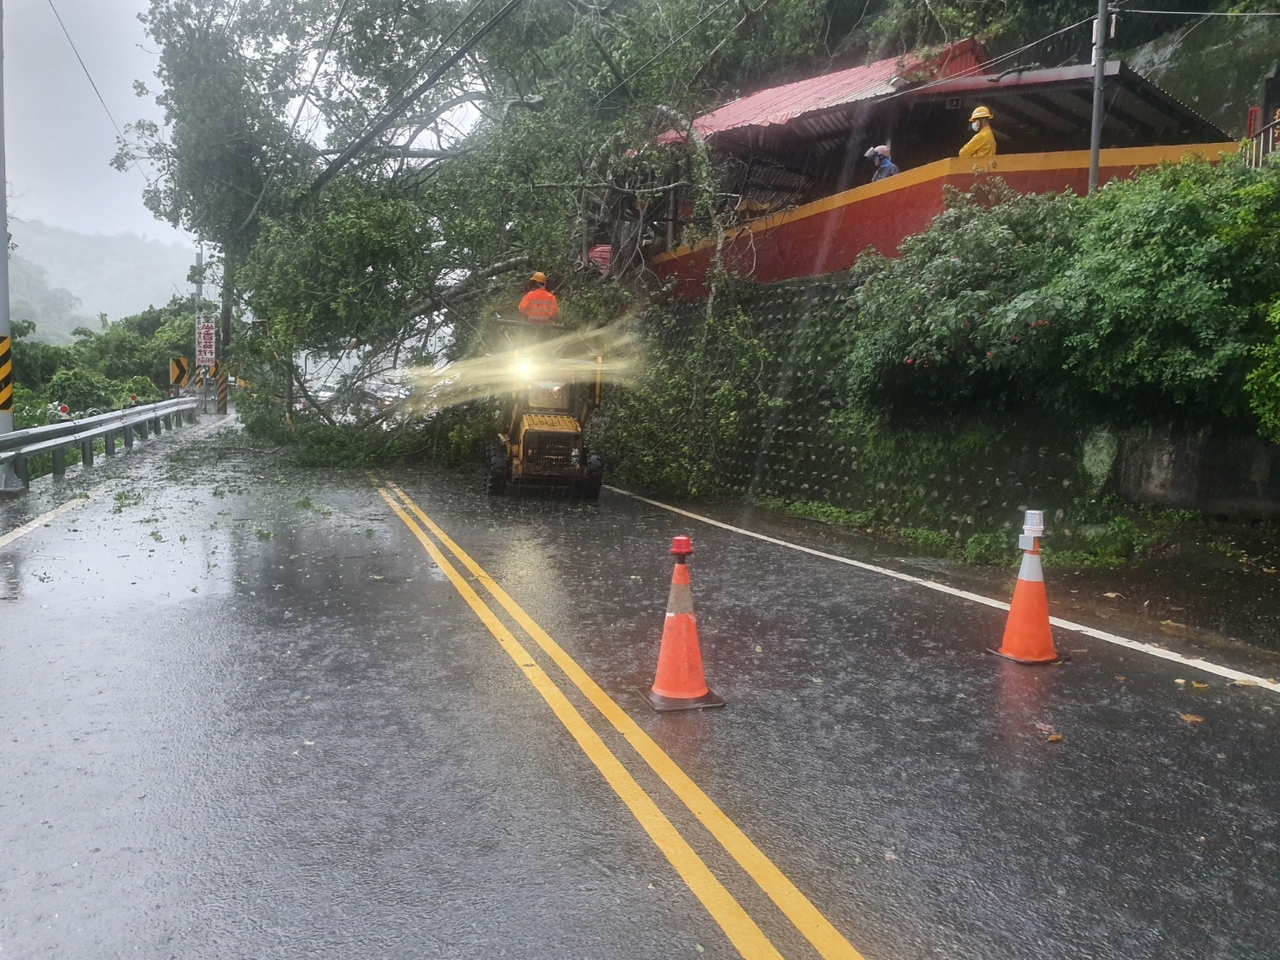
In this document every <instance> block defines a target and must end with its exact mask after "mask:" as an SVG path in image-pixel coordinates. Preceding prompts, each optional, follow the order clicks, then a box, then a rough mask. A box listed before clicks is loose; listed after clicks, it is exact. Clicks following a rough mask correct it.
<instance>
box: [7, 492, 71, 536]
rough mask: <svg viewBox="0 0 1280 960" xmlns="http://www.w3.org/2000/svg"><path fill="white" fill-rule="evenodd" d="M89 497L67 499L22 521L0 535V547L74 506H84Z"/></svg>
mask: <svg viewBox="0 0 1280 960" xmlns="http://www.w3.org/2000/svg"><path fill="white" fill-rule="evenodd" d="M91 499H92V497H77V498H76V499H74V500H68V501H67V502H66V503H64V504H62V506H60V507H54V508H53V509H52V510H50V511H49V512H48V513H43V514H41V515H40V516H38V517H36V518H35V519H34V520H31V521H29V522H27V523H24V524H23V525H22V526H20V527H18V528H17V529H14V530H10V531H9V532H8V533H6V534H5V535H4V536H3V537H0V547H7V546H8V545H9V544H11V543H13V541H15V540H18V539H20V538H22V537H25V536H26V535H27V534H28V533H30V532H31V531H32V530H39V529H40V528H41V527H43V526H44V525H45V524H46V523H48V522H49V521H50V520H53V519H54V518H56V517H60V516H62V515H63V514H64V513H68V512H70V511H71V510H74V509H75V508H76V507H83V506H85V505H86V504H88V502H89V501H90V500H91Z"/></svg>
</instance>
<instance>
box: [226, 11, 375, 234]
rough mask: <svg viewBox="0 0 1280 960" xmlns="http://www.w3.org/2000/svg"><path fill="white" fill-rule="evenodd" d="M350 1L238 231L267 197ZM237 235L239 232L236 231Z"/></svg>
mask: <svg viewBox="0 0 1280 960" xmlns="http://www.w3.org/2000/svg"><path fill="white" fill-rule="evenodd" d="M348 3H350V0H342V6H340V7H339V8H338V15H337V16H336V17H334V18H333V26H332V27H330V28H329V35H328V36H327V37H325V41H324V49H323V50H321V51H320V57H319V59H317V60H316V68H315V69H314V70H312V71H311V82H310V83H308V84H307V90H306V92H305V93H304V94H303V95H302V99H301V100H300V101H299V102H298V109H297V112H295V113H294V115H293V123H291V124H289V132H288V133H286V134H285V135H284V142H282V143H281V144H280V149H279V150H277V151H276V159H275V162H274V163H272V164H271V169H270V170H268V171H267V176H266V179H265V180H263V181H262V191H261V192H260V193H259V194H258V199H257V200H255V201H253V208H252V209H250V211H249V215H248V216H247V217H245V218H244V223H242V224H240V230H243V229H244V228H245V227H247V226H248V225H249V221H250V220H252V219H253V215H254V214H255V213H257V212H258V206H259V205H260V204H261V203H262V198H263V197H265V196H266V195H267V187H269V186H270V185H271V180H272V178H273V177H274V176H275V175H276V171H277V170H278V169H280V162H281V161H282V160H283V159H284V152H285V150H286V149H287V148H288V146H289V141H290V140H292V139H293V131H294V130H296V129H297V128H298V121H299V120H300V119H302V111H303V109H304V108H305V107H306V105H307V100H308V99H309V98H310V97H311V90H312V88H313V87H314V86H315V85H316V77H318V76H320V68H321V67H323V66H324V61H325V58H326V57H327V56H329V48H330V46H332V44H333V38H334V37H335V36H336V35H337V33H338V25H339V24H340V23H342V18H343V16H344V15H345V14H346V12H347V4H348ZM236 232H237V233H239V232H240V231H239V230H238V231H236Z"/></svg>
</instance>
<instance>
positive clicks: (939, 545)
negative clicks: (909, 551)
mask: <svg viewBox="0 0 1280 960" xmlns="http://www.w3.org/2000/svg"><path fill="white" fill-rule="evenodd" d="M898 536H900V537H901V538H902V539H903V540H910V541H911V542H912V543H916V544H919V545H920V546H922V547H924V548H925V549H927V550H935V551H942V552H944V553H945V552H947V551H949V550H950V549H951V548H952V547H953V546H954V545H955V540H954V539H953V538H951V537H950V536H948V535H947V534H945V533H943V532H941V531H940V530H926V529H924V528H922V527H904V528H903V529H901V530H899V531H898Z"/></svg>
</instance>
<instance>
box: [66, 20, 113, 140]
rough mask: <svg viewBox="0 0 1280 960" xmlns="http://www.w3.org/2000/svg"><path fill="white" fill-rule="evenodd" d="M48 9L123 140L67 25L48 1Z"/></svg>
mask: <svg viewBox="0 0 1280 960" xmlns="http://www.w3.org/2000/svg"><path fill="white" fill-rule="evenodd" d="M48 2H49V9H50V10H52V11H53V15H54V16H55V17H56V18H57V20H58V26H60V27H61V28H62V35H63V36H64V37H66V38H67V43H69V44H71V52H72V53H74V54H75V55H76V59H77V60H79V61H80V69H81V70H83V71H84V75H85V77H87V78H88V80H89V86H91V87H93V92H94V93H96V94H97V95H98V102H99V103H100V104H102V109H103V110H105V111H106V113H107V119H108V120H110V121H111V125H112V126H113V127H115V128H116V136H118V137H120V138H122V139H123V138H124V134H123V133H121V131H120V124H118V123H116V118H115V117H113V116H112V115H111V108H110V107H108V106H107V101H105V100H103V99H102V93H101V92H100V91H99V90H98V85H97V84H96V83H94V82H93V75H92V74H91V73H89V68H88V67H87V66H85V63H84V58H83V57H81V56H80V51H79V50H77V49H76V42H75V41H74V40H72V39H71V34H70V33H68V32H67V25H66V24H65V23H63V22H62V15H61V14H60V13H58V8H57V7H55V6H54V5H53V0H48Z"/></svg>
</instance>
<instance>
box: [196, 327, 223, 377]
mask: <svg viewBox="0 0 1280 960" xmlns="http://www.w3.org/2000/svg"><path fill="white" fill-rule="evenodd" d="M217 322H218V321H217V319H216V318H215V317H196V365H197V366H200V367H211V366H213V364H214V363H215V362H216V361H217V358H218V332H217V331H218V327H217Z"/></svg>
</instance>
